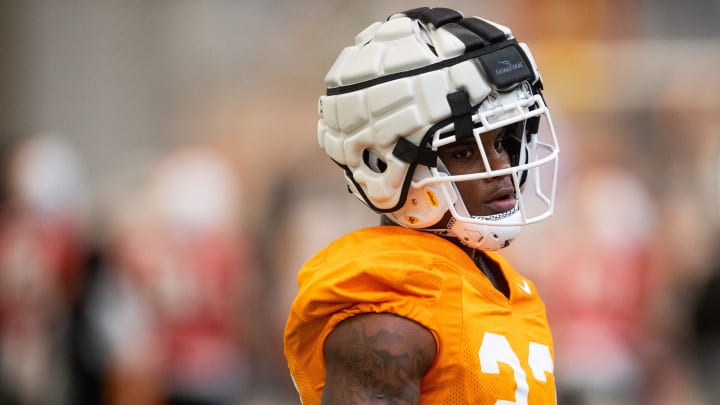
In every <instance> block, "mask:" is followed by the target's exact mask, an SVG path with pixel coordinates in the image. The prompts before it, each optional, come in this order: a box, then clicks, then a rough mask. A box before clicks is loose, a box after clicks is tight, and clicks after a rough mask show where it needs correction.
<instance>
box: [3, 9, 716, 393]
mask: <svg viewBox="0 0 720 405" xmlns="http://www.w3.org/2000/svg"><path fill="white" fill-rule="evenodd" d="M422 5H429V6H447V7H452V8H457V9H459V10H462V11H463V12H464V13H465V15H479V16H483V17H487V18H489V19H492V20H494V21H497V22H500V23H502V24H505V25H508V26H510V27H511V28H512V29H513V32H514V34H515V36H516V37H517V38H519V39H520V40H521V41H524V42H527V43H528V44H529V45H530V47H531V49H532V50H533V53H534V55H535V58H536V60H537V62H538V64H539V66H540V69H541V72H542V74H543V78H544V82H545V89H546V90H545V97H546V99H547V101H548V104H549V106H550V108H551V111H552V114H553V119H554V121H555V126H556V130H557V132H558V134H559V137H560V142H561V148H562V152H561V175H560V181H559V196H560V197H559V201H558V202H557V204H556V214H555V216H554V217H553V218H552V219H551V220H549V221H545V222H544V223H541V224H538V225H534V226H532V227H529V228H527V229H526V230H525V231H523V235H521V237H520V238H519V239H518V240H517V242H516V243H514V244H513V246H511V247H510V248H508V249H507V250H505V251H504V252H505V253H506V254H507V255H508V256H510V258H511V261H513V262H514V264H515V265H516V267H517V268H518V269H519V270H520V271H521V272H523V273H525V274H527V275H528V276H530V277H531V278H533V279H534V280H535V281H536V283H537V284H538V287H539V289H540V291H541V293H542V294H543V296H544V297H545V299H546V303H547V307H548V316H549V319H550V323H551V325H552V326H553V332H554V337H555V341H556V342H555V345H556V365H555V374H556V378H557V380H558V396H559V400H560V403H561V404H593V405H594V404H717V403H720V384H718V382H720V319H719V318H720V302H719V301H720V250H719V249H718V247H719V246H720V243H719V242H720V80H718V75H717V72H718V66H720V24H718V21H720V2H717V1H715V0H685V1H682V2H678V1H674V0H655V1H650V0H636V1H621V0H588V1H583V2H578V1H571V0H533V1H529V0H504V1H490V0H487V1H472V2H471V1H452V0H447V1H445V2H443V3H436V2H429V3H428V2H426V3H418V2H416V1H385V0H363V1H349V0H346V1H324V0H306V1H290V0H265V1H260V0H242V1H235V0H226V1H200V0H196V1H190V0H173V1H171V0H158V1H152V2H147V1H102V2H97V1H90V0H73V1H63V2H60V1H51V0H47V1H41V0H15V1H13V0H4V1H2V2H0V403H2V404H22V405H24V404H296V403H299V401H298V400H297V397H296V395H295V391H294V388H293V385H292V382H291V380H290V378H289V374H288V371H287V367H286V364H285V360H284V357H283V354H282V351H283V347H282V330H283V327H284V322H285V318H286V315H287V311H288V308H289V305H290V302H291V300H292V298H293V295H294V293H295V290H296V279H295V275H296V272H297V270H298V268H299V267H300V266H301V264H302V263H303V262H304V261H305V260H306V259H308V258H309V257H310V256H311V255H312V254H313V253H314V252H315V251H316V250H317V249H319V248H321V247H322V246H323V245H325V244H326V243H328V242H330V241H331V240H332V239H334V238H335V237H337V236H339V235H341V234H342V233H344V232H346V231H348V230H351V229H354V228H358V227H364V226H370V225H374V224H376V223H377V218H376V216H375V215H374V214H372V213H371V212H370V211H369V210H367V209H366V208H365V207H364V206H362V205H361V204H360V203H358V202H357V201H356V200H355V199H354V197H352V196H351V195H350V194H348V193H347V192H346V190H345V186H344V183H343V180H342V178H341V175H340V172H339V170H337V168H336V167H335V166H334V165H333V164H332V163H331V162H330V161H329V159H327V158H326V157H325V155H323V154H322V152H321V151H320V149H319V148H318V147H317V145H316V132H315V126H316V119H317V110H316V108H317V107H316V103H317V98H318V96H319V95H320V94H321V93H322V92H323V91H324V85H323V77H324V75H325V73H326V71H327V70H328V69H329V67H330V65H331V64H332V62H333V61H334V60H335V57H336V56H337V54H338V53H339V52H340V50H341V49H342V48H343V47H344V46H346V45H349V44H350V43H351V42H352V41H353V38H354V36H355V34H356V33H358V32H359V31H360V30H362V29H363V28H365V27H366V26H367V25H369V24H370V23H371V22H373V21H377V20H382V19H384V18H385V17H386V16H387V15H389V14H391V13H393V12H396V11H402V10H406V9H410V8H415V7H418V6H422Z"/></svg>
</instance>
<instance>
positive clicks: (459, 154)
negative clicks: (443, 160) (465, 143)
mask: <svg viewBox="0 0 720 405" xmlns="http://www.w3.org/2000/svg"><path fill="white" fill-rule="evenodd" d="M473 154H474V152H473V148H471V147H466V148H462V149H456V150H455V151H453V153H452V157H453V158H454V159H457V160H467V159H470V158H471V157H472V156H473Z"/></svg>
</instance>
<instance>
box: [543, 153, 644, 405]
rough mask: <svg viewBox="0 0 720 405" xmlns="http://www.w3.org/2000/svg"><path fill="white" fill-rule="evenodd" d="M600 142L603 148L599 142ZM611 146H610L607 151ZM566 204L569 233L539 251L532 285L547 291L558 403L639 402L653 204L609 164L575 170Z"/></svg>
mask: <svg viewBox="0 0 720 405" xmlns="http://www.w3.org/2000/svg"><path fill="white" fill-rule="evenodd" d="M606 146H607V145H606ZM608 149H610V148H608ZM574 180H575V184H574V185H573V187H572V197H571V198H570V201H569V202H568V205H569V208H570V210H569V211H570V219H569V222H568V225H569V226H571V227H572V230H571V231H564V232H554V233H553V234H552V235H548V237H547V239H546V240H544V241H543V242H541V247H540V249H543V248H544V249H549V248H550V247H551V246H563V253H562V254H549V255H548V256H546V257H545V258H544V259H543V262H544V264H542V267H543V270H544V272H543V276H542V280H540V281H539V282H538V283H539V285H540V286H541V288H542V289H543V290H544V291H546V292H547V297H548V298H547V299H546V304H547V308H548V313H549V314H550V315H549V318H550V322H551V324H552V325H553V336H554V338H555V343H556V345H558V347H562V351H561V352H560V353H559V354H558V355H557V357H556V360H557V362H556V375H557V377H558V380H559V381H562V384H559V385H558V393H559V400H560V402H561V403H567V404H608V405H610V404H618V405H620V404H636V403H643V402H644V401H643V400H642V398H643V396H642V393H643V392H642V390H643V387H644V385H645V384H646V380H645V379H646V370H644V368H643V365H644V364H645V361H646V358H645V356H647V354H648V353H647V351H648V350H650V349H651V348H650V347H648V344H647V342H648V336H647V333H648V332H647V328H648V319H647V317H648V314H649V307H650V302H651V299H652V298H651V295H652V294H654V293H655V292H656V287H657V286H656V285H655V283H653V277H652V266H653V262H652V244H653V237H654V235H655V211H656V207H655V203H654V201H653V199H652V197H651V195H650V193H649V191H648V190H647V189H646V187H645V185H644V184H643V183H642V182H641V180H640V179H639V178H638V177H636V176H635V175H634V174H633V173H632V172H630V171H627V170H623V169H621V168H620V167H618V166H616V165H612V166H603V165H595V166H592V165H591V166H590V167H586V168H583V169H582V170H581V171H580V172H579V173H576V176H575V179H574Z"/></svg>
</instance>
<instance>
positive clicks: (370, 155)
mask: <svg viewBox="0 0 720 405" xmlns="http://www.w3.org/2000/svg"><path fill="white" fill-rule="evenodd" d="M363 162H365V165H366V166H367V167H369V168H370V170H372V171H374V172H375V173H384V172H385V170H387V162H385V160H383V159H382V157H381V156H380V154H379V153H378V152H376V151H374V150H372V149H365V150H364V151H363Z"/></svg>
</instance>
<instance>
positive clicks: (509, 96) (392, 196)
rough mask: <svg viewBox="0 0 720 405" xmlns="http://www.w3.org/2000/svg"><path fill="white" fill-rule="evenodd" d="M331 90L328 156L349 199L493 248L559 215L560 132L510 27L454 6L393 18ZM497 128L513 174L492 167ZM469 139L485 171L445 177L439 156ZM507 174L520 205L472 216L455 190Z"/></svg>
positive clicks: (325, 115)
mask: <svg viewBox="0 0 720 405" xmlns="http://www.w3.org/2000/svg"><path fill="white" fill-rule="evenodd" d="M325 83H326V85H327V92H326V94H325V95H324V96H321V97H320V100H319V116H320V119H319V121H318V142H319V143H320V147H321V148H322V149H323V150H324V151H325V153H327V154H328V155H329V156H330V158H331V159H332V160H333V161H334V162H335V163H337V164H338V165H339V166H340V167H342V168H343V170H344V172H345V178H346V181H347V184H348V187H349V190H350V191H351V192H352V193H353V194H354V195H355V196H357V197H358V198H359V199H360V200H362V201H363V202H364V203H365V204H366V205H367V206H369V207H370V208H371V209H373V210H374V211H376V212H378V213H380V214H384V215H386V216H387V217H388V218H389V219H390V220H391V221H393V222H395V223H397V224H398V225H401V226H404V227H407V228H415V229H420V230H424V231H428V232H434V233H437V234H441V235H443V236H450V237H456V238H458V239H459V240H460V242H462V243H463V244H465V245H467V246H469V247H472V248H476V249H484V250H496V249H500V248H502V247H505V246H507V245H508V244H509V243H510V241H512V239H513V238H515V237H516V236H517V234H518V233H519V231H520V228H521V227H522V225H525V224H529V223H533V222H537V221H540V220H542V219H545V218H547V217H549V216H550V215H551V214H552V212H553V206H554V201H555V189H556V178H557V159H558V151H559V148H558V145H557V139H556V136H555V130H554V128H553V125H552V121H551V119H550V113H549V111H548V108H547V106H546V105H545V101H544V99H543V97H542V93H541V90H542V80H541V77H540V73H539V71H538V69H537V67H536V65H535V61H534V59H533V57H532V55H531V53H530V50H529V48H528V47H527V46H526V45H525V44H524V43H519V42H517V41H516V39H515V38H514V37H513V36H512V33H511V31H510V29H509V28H507V27H504V26H502V25H500V24H497V23H494V22H491V21H488V20H485V19H482V18H479V17H467V18H466V17H463V15H462V14H461V13H460V12H458V11H455V10H451V9H447V8H427V7H423V8H418V9H413V10H409V11H405V12H402V13H398V14H394V15H391V16H390V17H389V18H388V20H387V21H386V22H376V23H373V24H372V25H370V26H369V27H367V28H366V29H365V30H363V31H362V32H360V33H359V34H358V35H357V36H356V37H355V43H354V44H353V45H351V46H348V47H346V48H345V49H343V50H342V52H341V53H340V55H339V56H338V58H337V60H336V61H335V63H334V64H333V66H332V68H331V69H330V71H329V72H328V73H327V76H326V77H325ZM498 128H505V132H506V135H504V136H503V147H504V148H505V150H507V151H508V153H509V155H510V158H511V167H509V168H502V169H498V170H493V169H492V168H491V167H490V164H489V162H488V158H487V156H486V154H485V151H484V148H483V146H482V142H481V141H480V135H481V134H483V133H485V132H489V131H493V130H496V129H498ZM471 139H474V140H475V142H476V143H477V146H478V148H479V150H480V153H481V154H482V160H483V164H484V170H480V171H478V172H477V173H472V174H462V175H453V173H449V172H448V170H447V169H446V168H445V165H444V164H443V162H442V161H441V160H440V159H438V153H437V152H438V148H439V147H441V146H445V145H449V144H452V143H454V142H461V141H468V140H471ZM508 175H510V176H511V178H512V181H513V186H514V189H515V193H514V194H515V199H516V204H515V207H514V208H512V209H510V210H508V211H507V212H502V213H498V214H494V215H490V216H473V215H471V214H470V213H469V212H468V210H467V208H466V207H465V204H464V202H463V198H462V196H461V195H460V193H459V192H458V191H457V187H456V185H457V184H458V182H464V181H477V180H479V179H490V178H493V177H498V176H508Z"/></svg>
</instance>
